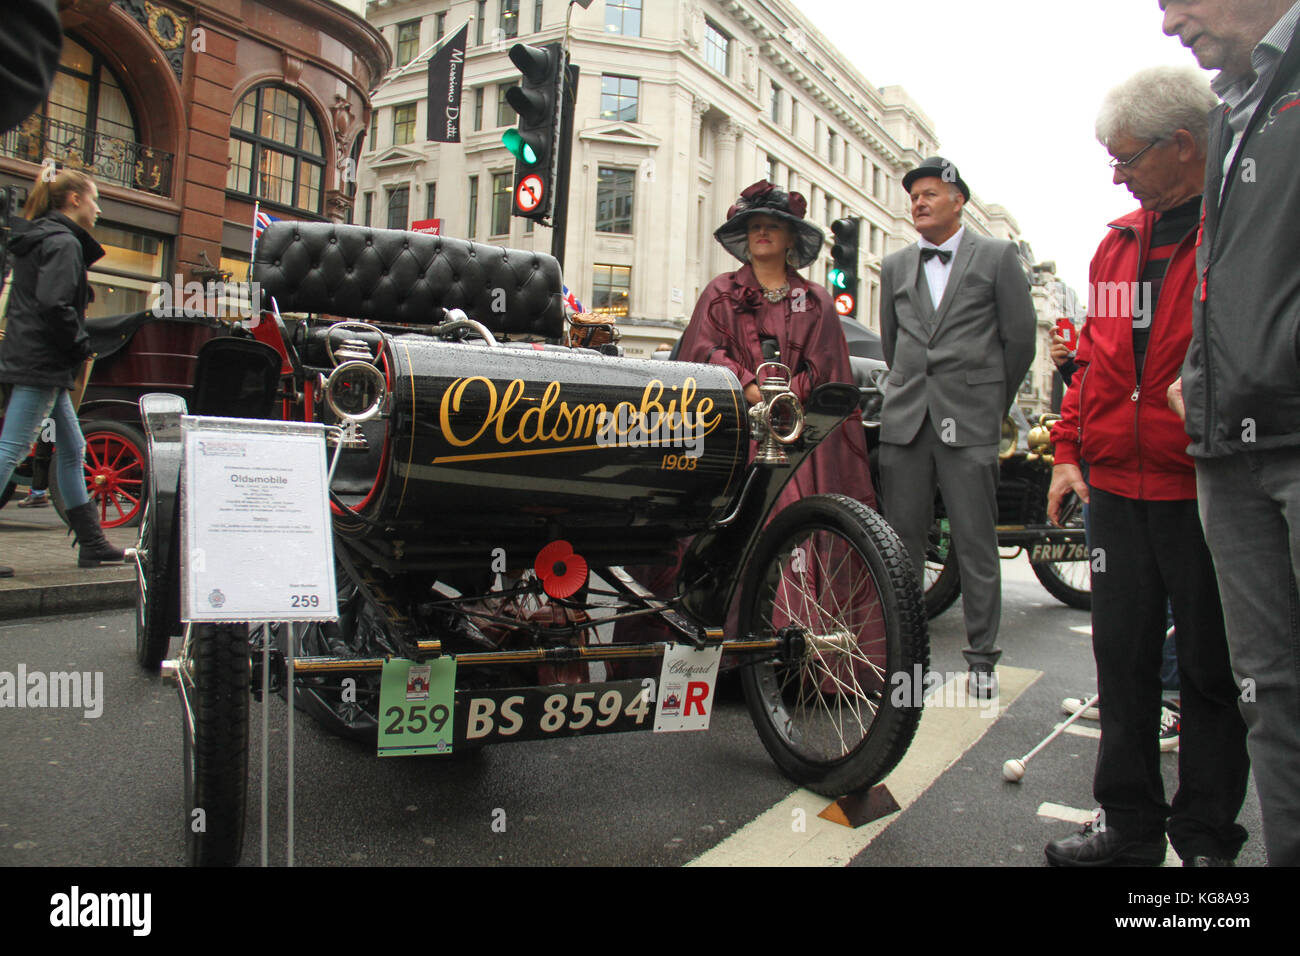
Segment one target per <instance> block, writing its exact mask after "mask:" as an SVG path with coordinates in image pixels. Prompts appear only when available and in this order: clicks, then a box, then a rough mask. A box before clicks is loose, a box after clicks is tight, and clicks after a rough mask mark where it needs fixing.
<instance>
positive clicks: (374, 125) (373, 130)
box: [366, 109, 379, 149]
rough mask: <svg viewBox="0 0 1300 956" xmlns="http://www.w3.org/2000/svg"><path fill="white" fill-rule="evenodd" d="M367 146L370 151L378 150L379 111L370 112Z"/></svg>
mask: <svg viewBox="0 0 1300 956" xmlns="http://www.w3.org/2000/svg"><path fill="white" fill-rule="evenodd" d="M366 140H367V144H368V145H369V147H370V148H371V149H378V148H379V110H378V109H373V110H371V111H370V135H369V136H367V137H366Z"/></svg>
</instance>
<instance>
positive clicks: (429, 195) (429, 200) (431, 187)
mask: <svg viewBox="0 0 1300 956" xmlns="http://www.w3.org/2000/svg"><path fill="white" fill-rule="evenodd" d="M437 208H438V184H437V183H426V184H425V186H424V218H425V219H436V218H437V213H436V212H435V210H436V209H437Z"/></svg>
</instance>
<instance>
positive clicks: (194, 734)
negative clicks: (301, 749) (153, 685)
mask: <svg viewBox="0 0 1300 956" xmlns="http://www.w3.org/2000/svg"><path fill="white" fill-rule="evenodd" d="M179 677H180V688H181V698H182V699H181V703H182V705H183V709H184V751H185V848H186V857H187V860H188V862H189V864H190V865H191V866H234V865H235V864H236V863H238V862H239V854H240V851H241V850H242V848H243V845H244V812H245V807H246V804H247V789H248V699H249V682H250V680H251V678H250V667H249V652H248V625H246V624H195V625H193V629H192V631H191V633H190V635H189V637H188V639H187V640H186V643H185V648H184V650H183V651H182V653H181V666H180V674H179Z"/></svg>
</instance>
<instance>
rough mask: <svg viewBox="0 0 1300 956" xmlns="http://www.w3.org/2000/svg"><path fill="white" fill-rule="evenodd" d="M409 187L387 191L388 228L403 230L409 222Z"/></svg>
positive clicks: (404, 186)
mask: <svg viewBox="0 0 1300 956" xmlns="http://www.w3.org/2000/svg"><path fill="white" fill-rule="evenodd" d="M410 212H411V187H410V185H409V184H406V185H402V186H397V187H395V188H393V189H390V190H388V228H389V229H405V228H406V227H407V224H408V223H409V222H410V220H409V218H408V217H409V216H410Z"/></svg>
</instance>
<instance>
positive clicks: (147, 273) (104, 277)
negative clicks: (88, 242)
mask: <svg viewBox="0 0 1300 956" xmlns="http://www.w3.org/2000/svg"><path fill="white" fill-rule="evenodd" d="M95 238H96V239H97V240H98V241H99V244H100V245H101V246H103V247H104V257H103V258H102V259H100V260H99V261H98V262H97V263H95V265H94V266H93V267H92V269H91V270H90V272H89V274H88V275H87V279H88V280H89V282H90V285H91V287H92V288H93V289H94V290H95V301H94V302H93V303H92V304H91V305H90V306H89V308H88V309H87V315H88V316H89V317H90V318H98V317H100V316H104V315H121V314H123V313H124V312H139V311H142V310H144V309H147V308H149V304H150V303H151V302H154V301H157V297H156V296H155V295H153V294H152V293H154V292H155V291H156V290H157V287H158V283H159V281H160V280H161V279H162V278H163V272H164V270H165V269H166V266H167V263H168V261H169V259H170V255H169V249H168V242H167V240H166V239H165V238H163V237H162V236H158V235H154V234H152V233H147V232H137V231H136V230H135V229H130V228H127V227H126V226H115V225H109V224H108V223H106V222H104V221H103V220H101V221H100V222H99V224H98V225H97V226H95ZM169 278H170V276H169ZM178 294H179V292H178Z"/></svg>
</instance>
